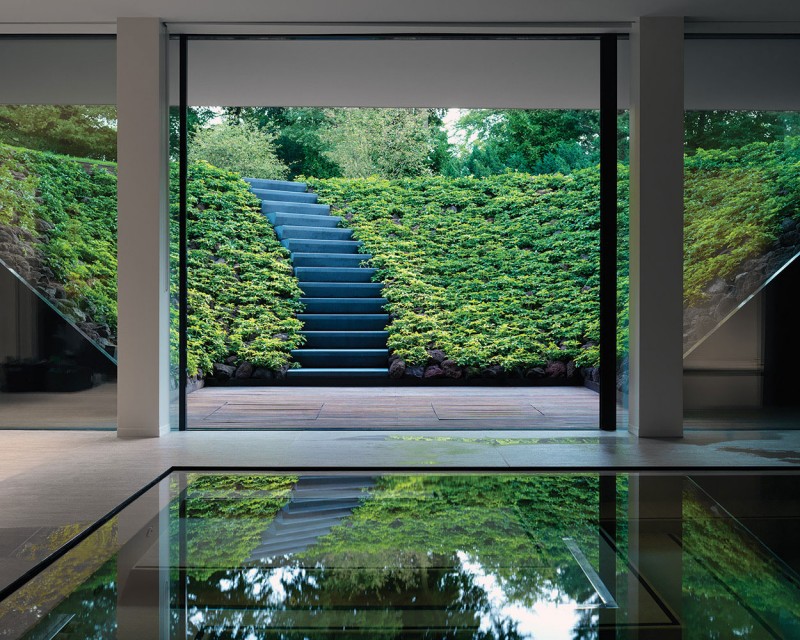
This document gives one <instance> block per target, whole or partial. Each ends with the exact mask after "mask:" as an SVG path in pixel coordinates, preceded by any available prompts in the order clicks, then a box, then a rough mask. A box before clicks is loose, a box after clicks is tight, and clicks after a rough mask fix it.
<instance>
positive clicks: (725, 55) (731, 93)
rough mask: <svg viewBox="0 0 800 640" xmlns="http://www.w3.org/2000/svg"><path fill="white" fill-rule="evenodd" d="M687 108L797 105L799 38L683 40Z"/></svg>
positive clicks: (790, 108)
mask: <svg viewBox="0 0 800 640" xmlns="http://www.w3.org/2000/svg"><path fill="white" fill-rule="evenodd" d="M684 65H685V71H684V74H685V78H686V90H685V105H686V109H687V110H709V109H735V110H751V109H752V110H764V111H797V110H800V72H798V69H799V68H800V38H798V39H791V40H783V39H772V40H766V39H764V40H762V39H737V40H720V39H708V40H694V39H691V40H687V41H686V43H685V48H684Z"/></svg>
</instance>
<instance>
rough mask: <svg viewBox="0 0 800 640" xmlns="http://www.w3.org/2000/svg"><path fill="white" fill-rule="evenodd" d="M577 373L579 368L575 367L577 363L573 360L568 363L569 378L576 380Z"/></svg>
mask: <svg viewBox="0 0 800 640" xmlns="http://www.w3.org/2000/svg"><path fill="white" fill-rule="evenodd" d="M577 372H578V367H577V366H576V365H575V362H574V361H573V360H570V361H569V362H567V378H574V377H575V374H576V373H577Z"/></svg>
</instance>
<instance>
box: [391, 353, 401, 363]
mask: <svg viewBox="0 0 800 640" xmlns="http://www.w3.org/2000/svg"><path fill="white" fill-rule="evenodd" d="M395 360H402V358H401V357H400V356H399V355H397V354H396V353H393V354H392V355H390V356H389V364H392V363H393V362H394V361H395Z"/></svg>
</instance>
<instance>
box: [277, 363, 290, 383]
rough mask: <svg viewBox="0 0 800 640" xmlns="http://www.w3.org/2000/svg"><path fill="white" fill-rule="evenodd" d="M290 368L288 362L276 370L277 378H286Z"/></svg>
mask: <svg viewBox="0 0 800 640" xmlns="http://www.w3.org/2000/svg"><path fill="white" fill-rule="evenodd" d="M289 369H290V367H289V365H288V364H285V365H283V366H282V367H281V368H280V369H278V370H276V371H275V379H276V380H286V372H287V371H288V370H289Z"/></svg>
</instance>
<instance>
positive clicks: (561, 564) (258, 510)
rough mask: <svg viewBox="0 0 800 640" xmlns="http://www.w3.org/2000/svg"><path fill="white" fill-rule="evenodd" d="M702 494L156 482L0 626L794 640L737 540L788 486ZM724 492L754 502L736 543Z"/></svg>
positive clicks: (793, 587) (597, 485)
mask: <svg viewBox="0 0 800 640" xmlns="http://www.w3.org/2000/svg"><path fill="white" fill-rule="evenodd" d="M718 480H719V478H718V477H714V476H703V475H702V474H698V475H696V476H692V477H683V476H659V475H637V474H622V475H619V476H616V477H615V476H613V475H611V476H604V477H598V476H597V475H596V474H557V475H548V474H541V475H537V474H530V475H524V474H523V475H519V474H516V475H445V476H441V475H439V476H436V475H426V474H418V475H394V474H384V475H376V476H366V477H365V476H354V475H336V474H334V475H322V476H320V475H317V476H312V475H296V474H284V475H252V474H251V475H242V474H202V473H176V474H174V475H173V476H171V477H170V478H168V479H166V480H164V481H162V483H161V485H160V486H157V487H154V488H153V489H152V490H150V491H149V492H147V493H146V494H144V495H143V496H142V497H141V498H139V499H138V500H136V501H135V502H134V503H132V504H131V505H130V506H129V507H127V508H126V509H125V510H123V511H122V512H121V513H120V514H119V515H118V516H116V517H115V518H113V519H112V520H111V521H110V522H108V523H106V524H105V525H103V527H101V528H100V529H99V530H98V531H97V532H96V533H94V534H93V535H92V536H90V537H89V538H88V539H87V540H85V541H84V542H82V543H81V544H80V545H78V546H77V547H75V548H74V549H73V550H71V551H70V552H69V553H67V554H66V555H65V556H63V557H62V558H61V559H59V560H58V561H57V562H56V563H55V564H53V565H52V566H51V567H49V568H47V569H45V571H44V572H42V573H41V574H39V575H38V576H37V577H35V578H34V579H32V580H31V581H30V582H29V583H28V584H27V585H25V586H24V587H23V588H22V589H20V590H19V591H17V592H16V593H14V594H12V595H11V596H10V597H9V598H8V599H6V600H4V601H3V602H2V603H0V624H2V625H3V628H4V629H7V630H11V632H12V635H15V636H22V637H24V638H38V637H42V635H43V634H44V633H45V632H47V634H48V636H47V637H50V638H72V637H76V636H79V637H95V636H103V635H108V633H110V631H109V630H115V632H116V634H117V635H118V637H169V638H186V639H188V638H197V637H203V638H232V637H237V638H238V637H241V638H249V637H259V638H273V637H274V638H295V637H297V638H303V637H314V638H328V637H331V638H332V637H343V636H346V637H348V638H360V637H364V638H376V637H385V638H401V637H436V638H451V637H452V638H486V639H490V638H541V637H552V638H580V639H585V640H589V639H590V638H597V637H598V635H600V634H601V633H602V634H605V633H611V634H612V635H614V636H615V637H632V636H636V637H641V636H647V637H649V634H651V633H652V631H653V629H655V628H657V629H659V635H660V636H663V637H675V638H680V637H684V636H685V635H686V634H687V633H688V634H689V635H692V636H697V637H725V636H726V635H730V632H731V630H737V633H736V635H737V636H740V637H746V638H775V637H786V638H789V637H796V636H797V634H798V632H800V627H798V620H800V609H799V608H798V606H799V605H798V603H800V592H799V591H798V581H797V574H796V573H795V571H794V569H792V568H791V567H790V566H789V564H787V562H786V561H785V560H784V559H783V558H782V557H780V556H778V555H776V553H775V552H774V549H771V548H769V547H768V546H767V545H766V544H765V543H764V541H763V540H762V539H759V538H757V537H755V536H754V535H753V533H751V531H752V530H753V529H757V530H759V531H763V532H765V534H766V535H767V537H766V539H767V540H769V539H770V537H769V536H770V535H771V534H775V533H778V531H779V529H783V530H785V527H786V526H788V527H790V528H791V527H796V524H797V523H796V519H797V514H796V513H795V512H794V510H792V511H790V512H789V513H787V512H786V511H785V510H784V511H778V510H775V509H773V508H772V506H774V507H776V509H779V508H783V506H785V504H786V503H787V501H788V502H791V501H792V500H793V499H794V496H796V492H797V489H798V486H797V483H798V476H797V475H793V474H784V475H781V476H773V477H772V479H771V480H770V481H769V482H765V480H766V479H765V478H764V477H762V476H758V475H747V474H742V475H737V476H734V477H731V478H729V479H728V482H727V483H723V484H722V485H721V484H720V483H719V482H718ZM726 485H727V486H729V487H731V486H735V487H736V488H737V491H744V493H745V494H746V495H752V496H753V497H754V499H758V498H760V499H761V502H760V503H759V510H758V515H757V516H755V517H752V516H751V517H750V518H749V519H748V520H747V522H748V525H747V526H746V527H745V526H743V524H742V523H741V522H740V521H739V520H738V519H737V517H736V515H735V514H733V513H731V512H730V508H731V505H732V504H738V506H739V509H740V510H741V509H746V508H747V505H746V504H743V503H742V502H741V501H740V500H738V497H739V496H738V494H737V495H736V496H735V499H734V500H731V498H732V497H733V494H732V492H731V491H729V490H727V489H726V488H725V486H726ZM776 489H778V490H779V491H778V493H777V494H775V492H774V491H775V490H776ZM767 492H769V498H770V500H768V501H765V500H763V498H764V497H765V496H766V495H767ZM712 496H714V497H712ZM779 503H780V504H779ZM792 504H793V503H792ZM778 514H780V515H781V518H780V519H779V522H777V523H776V520H775V516H776V515H778ZM784 537H785V536H784ZM778 538H780V536H778ZM772 539H775V536H774V535H773V537H772ZM793 546H794V545H788V546H787V545H785V548H787V549H788V548H789V547H793Z"/></svg>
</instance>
